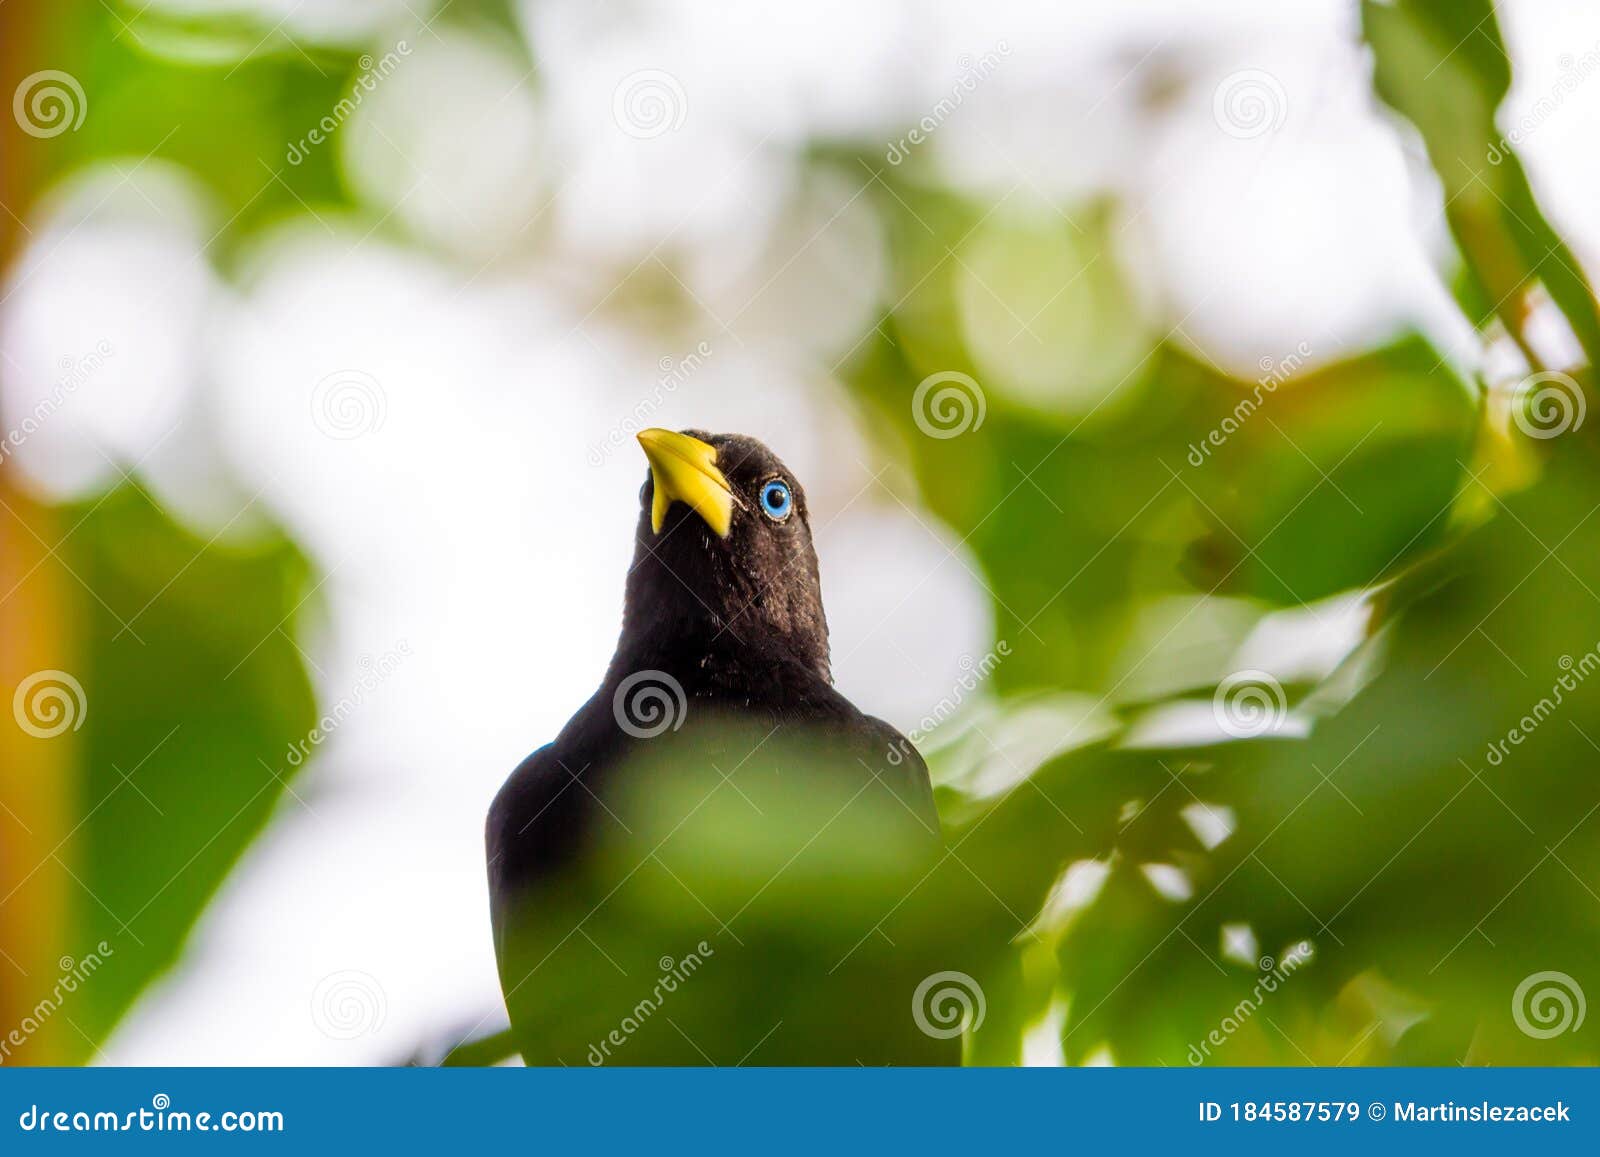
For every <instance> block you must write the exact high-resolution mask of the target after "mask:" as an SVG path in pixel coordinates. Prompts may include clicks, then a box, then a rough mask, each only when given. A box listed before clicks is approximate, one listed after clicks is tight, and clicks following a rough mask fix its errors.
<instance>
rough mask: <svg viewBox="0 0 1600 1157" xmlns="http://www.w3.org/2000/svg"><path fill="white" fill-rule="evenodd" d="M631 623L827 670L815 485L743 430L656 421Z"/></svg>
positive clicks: (650, 631) (681, 641) (648, 448)
mask: <svg viewBox="0 0 1600 1157" xmlns="http://www.w3.org/2000/svg"><path fill="white" fill-rule="evenodd" d="M638 438H639V444H640V446H642V447H643V448H644V452H645V457H646V458H648V459H649V461H650V472H649V475H648V477H647V478H646V479H645V483H644V488H643V489H642V490H641V491H640V493H639V502H640V511H639V523H638V530H637V532H636V544H635V550H634V564H633V569H632V571H631V572H630V574H629V579H628V594H627V604H628V605H627V628H628V629H631V630H632V631H633V632H635V633H639V634H644V635H649V636H655V637H656V638H658V639H660V638H662V637H664V636H666V635H668V633H674V632H682V633H683V634H682V637H677V636H676V635H674V636H673V642H674V643H675V644H676V645H679V646H682V645H689V646H694V645H695V644H696V643H697V642H699V641H700V638H699V637H700V636H701V635H704V643H705V645H706V646H708V647H709V646H711V645H712V644H713V643H715V644H716V645H719V646H722V647H730V646H733V647H736V646H741V645H742V646H747V647H753V648H756V649H758V650H759V651H762V652H767V653H770V652H773V651H776V652H778V653H779V654H780V655H781V656H782V657H785V658H791V659H795V660H798V661H800V662H802V663H804V664H806V665H807V666H810V667H813V668H814V669H816V670H817V671H819V672H820V673H821V674H822V676H823V677H824V678H827V677H828V625H827V620H826V618H825V617H824V615H823V611H822V590H821V581H820V579H819V577H818V574H817V555H816V551H815V549H814V548H813V547H812V544H811V526H810V522H809V519H808V512H807V509H806V496H805V491H804V490H803V489H802V488H801V486H800V483H799V480H798V479H796V478H795V476H794V475H793V474H792V473H791V472H790V470H789V468H788V467H787V466H785V465H784V464H783V463H782V462H781V461H780V460H779V459H778V456H777V455H776V454H774V453H773V452H772V451H771V450H769V449H768V448H767V447H766V446H765V445H763V444H762V443H760V442H758V441H757V440H756V439H754V438H747V437H745V436H744V435H741V434H707V433H705V432H703V431H700V430H684V431H682V432H674V431H672V430H662V429H650V430H644V431H642V432H641V433H640V434H639V435H638Z"/></svg>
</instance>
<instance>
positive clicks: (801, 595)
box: [486, 429, 959, 1065]
mask: <svg viewBox="0 0 1600 1157" xmlns="http://www.w3.org/2000/svg"><path fill="white" fill-rule="evenodd" d="M638 439H639V442H640V444H641V445H642V446H643V448H644V452H645V455H646V456H647V458H648V459H649V463H650V471H649V475H648V477H647V478H646V481H645V484H644V487H643V490H642V491H641V493H640V506H641V509H640V512H639V516H638V523H637V529H636V531H635V550H634V559H633V565H632V567H631V569H630V570H629V572H628V578H627V584H626V590H625V595H624V605H623V620H622V632H621V638H620V639H619V641H618V643H617V649H616V653H615V655H614V657H613V658H612V661H611V664H610V667H609V669H608V670H607V672H606V676H605V679H604V682H603V683H602V684H601V686H600V688H599V690H597V691H596V692H595V693H594V695H593V696H592V697H591V698H590V699H589V701H588V702H587V703H586V704H584V706H583V707H582V708H581V709H580V710H579V711H578V713H577V714H576V715H575V716H573V717H572V719H571V720H570V721H569V722H568V723H567V725H566V726H565V727H564V728H563V729H562V731H561V733H560V734H559V735H558V736H557V737H556V739H555V740H554V742H552V743H550V744H547V745H546V746H544V747H542V748H540V749H539V750H538V751H536V752H534V753H533V754H532V755H530V756H529V757H528V758H527V759H525V760H524V761H523V762H522V764H521V765H520V766H519V767H518V768H517V769H516V771H514V772H513V773H512V775H511V776H510V778H509V779H508V780H507V781H506V783H505V785H504V786H503V787H502V788H501V790H500V792H499V794H498V795H497V796H496V798H495V800H494V803H493V805H492V807H491V808H490V811H489V817H488V824H487V833H486V834H487V852H488V866H489V895H490V906H491V915H492V919H493V925H494V935H495V950H496V956H497V959H498V962H499V971H500V979H501V985H502V988H503V990H504V992H505V995H506V1002H507V1007H508V1010H509V1012H510V1014H511V1020H512V1028H513V1034H514V1035H515V1037H516V1039H517V1041H518V1044H519V1047H520V1048H521V1051H522V1054H523V1057H524V1060H525V1061H527V1062H528V1063H530V1064H539V1063H567V1064H580V1063H589V1064H602V1063H619V1064H630V1065H632V1064H656V1063H667V1064H703V1063H707V1062H711V1063H717V1064H732V1063H735V1062H740V1061H743V1062H744V1063H751V1064H810V1063H837V1064H855V1063H865V1064H885V1063H889V1064H897V1063H904V1064H947V1063H954V1062H955V1061H956V1060H957V1059H958V1056H957V1053H958V1050H959V1042H954V1041H951V1040H950V1039H949V1037H950V1035H951V1034H950V1033H946V1032H937V1033H934V1034H933V1035H930V1034H929V1032H928V1031H927V1029H926V1022H925V1021H924V1020H923V1019H922V1018H920V1017H918V1016H917V1015H915V1014H914V1009H913V997H914V996H915V995H916V994H917V986H918V983H919V981H922V980H924V979H925V978H926V977H928V976H929V975H930V974H931V973H932V972H934V971H937V969H938V967H939V966H940V965H941V963H942V961H941V960H939V959H937V958H936V956H937V953H935V952H934V951H933V950H932V949H931V948H930V947H929V945H930V944H931V942H932V941H931V939H930V935H929V925H930V924H932V923H936V922H937V920H938V916H939V914H938V913H936V912H933V913H930V912H929V911H928V910H927V909H928V905H929V904H930V903H932V901H929V900H928V899H927V891H928V890H927V889H925V888H921V887H919V884H920V882H921V881H924V880H926V879H927V877H928V875H929V874H930V872H931V870H932V869H933V867H934V866H935V865H936V864H937V862H938V861H939V859H940V850H941V847H942V843H941V837H940V828H939V818H938V813H937V812H936V811H935V808H934V803H933V794H932V789H931V786H930V784H929V780H928V772H927V768H926V766H925V764H924V763H923V761H922V758H921V756H920V755H919V754H918V753H917V751H916V749H915V748H914V747H913V746H912V744H911V743H910V742H909V741H908V740H907V739H906V738H905V737H904V736H902V735H900V733H899V732H897V731H896V730H895V729H894V728H893V727H891V726H890V725H889V724H887V723H885V722H883V721H882V720H880V719H875V718H873V717H872V716H869V715H865V714H863V713H862V712H861V711H859V710H857V709H856V707H855V706H854V705H852V704H851V703H850V702H849V701H848V700H847V699H846V698H845V697H844V696H842V695H841V694H839V692H838V691H836V690H835V689H834V687H833V683H832V675H831V672H830V669H829V654H828V627H827V620H826V617H825V615H824V613H823V608H822V593H821V584H820V580H819V577H818V571H817V558H816V553H815V550H814V549H813V546H812V541H811V529H810V523H809V517H808V510H807V507H806V497H805V491H804V490H803V489H802V487H801V486H800V483H799V481H798V480H797V479H796V478H795V477H794V476H793V474H792V473H791V472H790V471H789V470H788V468H787V467H785V466H784V464H783V463H782V462H781V461H779V460H778V458H777V457H776V455H774V454H773V453H772V452H771V451H770V450H769V449H767V447H766V446H764V445H763V444H762V443H760V442H758V441H756V440H755V439H753V438H748V437H744V436H741V435H734V434H721V435H712V434H706V433H703V432H700V431H692V430H691V431H684V432H682V433H674V432H672V431H669V430H662V429H651V430H645V431H644V432H642V433H640V434H639V435H638ZM547 661H548V660H547ZM908 901H909V902H908ZM919 905H920V908H919ZM919 911H920V915H919V914H918V913H919ZM896 921H898V925H897V924H896ZM891 941H892V943H891Z"/></svg>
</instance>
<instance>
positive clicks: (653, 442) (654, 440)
mask: <svg viewBox="0 0 1600 1157" xmlns="http://www.w3.org/2000/svg"><path fill="white" fill-rule="evenodd" d="M638 438H639V445H640V446H642V447H644V456H645V457H646V458H648V459H650V476H651V478H652V479H654V481H655V500H654V502H653V503H652V505H651V507H650V529H651V530H653V531H655V533H657V534H660V533H661V524H662V523H663V522H665V521H666V517H667V511H668V510H669V509H670V508H671V506H672V504H673V503H674V502H682V503H684V504H685V505H687V506H688V507H689V508H690V509H691V510H693V511H694V512H695V513H696V514H698V515H699V516H700V517H701V518H703V519H705V523H706V525H707V526H709V527H710V528H711V529H712V530H714V531H716V532H717V536H718V537H719V538H727V537H728V528H729V527H730V526H731V525H732V524H733V490H732V488H731V487H729V485H728V480H727V479H726V478H724V477H723V476H722V471H721V470H718V469H717V448H716V447H715V446H712V445H710V444H708V443H705V442H702V441H700V439H698V438H691V437H689V435H687V434H678V433H674V432H673V431H671V430H662V429H659V428H656V427H652V428H651V429H649V430H641V431H639V434H638Z"/></svg>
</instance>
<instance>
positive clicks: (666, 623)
mask: <svg viewBox="0 0 1600 1157" xmlns="http://www.w3.org/2000/svg"><path fill="white" fill-rule="evenodd" d="M655 566H656V564H655V563H654V561H653V560H651V559H648V558H647V559H644V560H642V561H641V563H640V564H638V565H636V568H635V571H634V573H633V574H631V575H630V576H629V582H628V589H627V593H626V596H625V598H624V603H623V615H622V634H621V637H620V638H619V640H618V642H617V650H616V654H615V656H614V657H613V659H612V661H611V672H610V675H611V676H612V677H613V678H622V677H625V676H627V675H628V674H631V673H632V672H635V671H640V670H659V671H666V672H668V673H670V674H672V675H673V676H674V677H675V678H678V679H679V680H681V681H682V682H683V683H684V684H685V685H686V686H699V687H702V688H709V687H714V686H717V685H723V684H730V683H731V684H733V685H737V684H738V683H740V682H743V681H748V680H751V679H759V678H762V677H764V676H767V675H771V674H775V673H777V672H779V671H782V670H785V669H789V670H798V671H805V672H809V674H810V677H811V678H815V679H820V680H821V681H822V682H823V683H826V684H830V685H831V684H832V682H833V676H832V672H831V669H830V666H829V658H828V635H827V627H826V623H825V622H824V621H822V619H821V611H820V608H818V612H817V615H816V623H815V625H814V626H813V625H812V624H810V623H808V624H807V626H808V629H807V630H804V631H796V630H793V629H790V628H789V627H788V626H787V624H784V623H779V622H774V621H773V618H772V617H771V616H769V615H768V614H767V613H765V611H766V608H765V607H764V606H763V605H762V603H761V600H760V598H759V597H733V598H724V599H718V600H716V602H710V603H708V602H707V601H706V600H705V598H704V597H702V595H701V594H697V593H696V592H694V591H691V590H689V589H688V588H687V587H685V586H684V585H682V584H681V583H679V582H678V581H677V580H676V579H673V578H671V577H668V576H665V575H653V574H650V573H646V572H648V571H651V570H653V569H654V568H655ZM719 604H728V605H719ZM733 604H737V605H733Z"/></svg>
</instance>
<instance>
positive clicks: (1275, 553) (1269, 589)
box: [1185, 339, 1478, 604]
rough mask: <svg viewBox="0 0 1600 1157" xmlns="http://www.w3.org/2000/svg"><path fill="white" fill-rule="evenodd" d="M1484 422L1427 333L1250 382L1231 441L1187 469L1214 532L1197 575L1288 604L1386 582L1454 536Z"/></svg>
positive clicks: (1202, 547) (1225, 424)
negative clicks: (1280, 381)
mask: <svg viewBox="0 0 1600 1157" xmlns="http://www.w3.org/2000/svg"><path fill="white" fill-rule="evenodd" d="M1225 404H1226V403H1225ZM1477 422H1478V406H1477V404H1476V401H1475V399H1474V398H1473V397H1472V394H1471V393H1470V391H1469V390H1468V388H1467V386H1466V384H1465V383H1463V382H1462V381H1461V380H1460V379H1459V378H1457V377H1456V376H1455V374H1454V373H1452V372H1451V371H1449V370H1448V369H1446V368H1445V366H1444V364H1443V363H1442V359H1440V358H1439V356H1438V355H1437V354H1436V353H1435V352H1434V351H1433V349H1432V348H1431V347H1429V346H1428V345H1427V344H1426V343H1424V342H1422V341H1421V340H1419V339H1411V340H1407V341H1403V342H1401V343H1400V344H1398V345H1395V346H1392V347H1390V348H1388V349H1386V350H1382V351H1379V352H1377V353H1374V354H1370V355H1368V356H1365V357H1362V358H1357V359H1354V360H1351V361H1346V362H1341V363H1338V364H1337V365H1334V366H1330V367H1328V368H1327V369H1324V370H1322V371H1319V372H1317V373H1314V374H1309V375H1306V376H1305V377H1303V378H1298V379H1294V380H1291V381H1289V382H1287V383H1286V384H1284V385H1282V386H1275V387H1273V388H1271V389H1262V388H1260V387H1255V386H1242V385H1241V388H1240V389H1239V390H1238V392H1237V393H1236V395H1235V399H1234V404H1233V407H1231V408H1229V409H1225V410H1224V411H1223V412H1222V413H1220V414H1219V415H1218V416H1217V422H1216V424H1215V425H1214V426H1213V427H1212V429H1213V430H1214V431H1222V432H1223V436H1222V437H1221V438H1220V439H1218V441H1219V442H1220V444H1219V445H1213V444H1212V443H1211V442H1209V441H1207V442H1200V443H1198V448H1199V450H1200V454H1199V455H1194V454H1191V456H1190V458H1189V459H1188V460H1187V462H1186V464H1185V481H1186V483H1187V485H1188V486H1189V488H1190V490H1191V493H1193V494H1194V495H1195V498H1196V501H1197V502H1198V503H1199V504H1200V506H1201V508H1202V513H1203V516H1204V517H1205V519H1206V521H1207V522H1208V523H1209V524H1210V526H1211V530H1210V533H1209V534H1208V535H1207V537H1206V538H1204V539H1203V540H1201V541H1200V542H1199V543H1198V544H1197V545H1196V548H1195V551H1194V554H1193V556H1192V558H1191V559H1190V573H1191V574H1193V575H1194V576H1195V578H1196V581H1197V582H1198V583H1199V584H1200V586H1201V587H1202V588H1203V589H1206V590H1212V589H1220V590H1223V591H1229V592H1234V593H1241V594H1251V595H1255V596H1257V597H1260V598H1265V599H1269V600H1271V601H1273V602H1281V603H1289V604H1301V603H1309V602H1313V601H1315V600H1317V599H1321V598H1325V597H1327V596H1328V595H1331V594H1335V593H1337V592H1338V591H1341V590H1345V589H1348V588H1351V587H1361V586H1366V585H1368V584H1371V583H1374V582H1377V581H1379V580H1380V579H1382V578H1383V577H1385V576H1386V575H1387V574H1389V573H1391V572H1392V571H1393V570H1394V569H1395V568H1396V567H1398V566H1403V565H1404V564H1405V563H1406V562H1407V561H1409V560H1410V559H1412V558H1414V557H1415V556H1417V555H1418V554H1420V553H1421V552H1423V551H1425V550H1427V549H1428V548H1429V547H1430V546H1432V545H1434V544H1435V543H1436V542H1438V541H1439V540H1440V539H1441V538H1442V537H1443V536H1444V534H1445V532H1446V531H1447V530H1448V529H1449V528H1450V519H1449V517H1448V514H1449V511H1450V508H1451V504H1452V503H1453V501H1454V499H1455V496H1456V493H1457V490H1458V489H1459V487H1460V485H1461V482H1462V478H1463V476H1464V473H1465V471H1466V464H1467V462H1468V461H1469V460H1470V457H1471V448H1472V442H1473V438H1474V433H1475V430H1476V428H1477ZM1207 437H1208V438H1209V437H1210V434H1209V433H1208V435H1207ZM1197 456H1198V457H1199V459H1200V461H1199V464H1198V465H1197V464H1196V457H1197Z"/></svg>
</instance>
